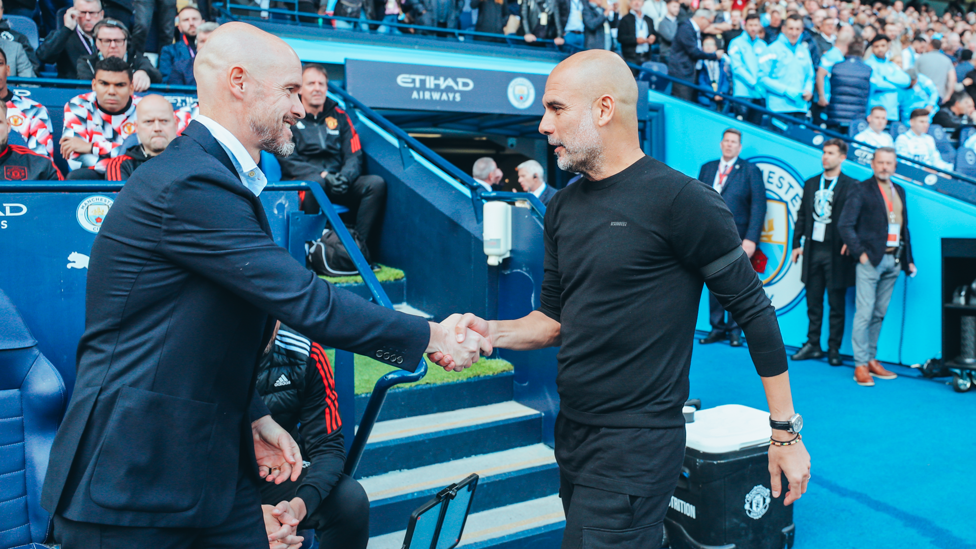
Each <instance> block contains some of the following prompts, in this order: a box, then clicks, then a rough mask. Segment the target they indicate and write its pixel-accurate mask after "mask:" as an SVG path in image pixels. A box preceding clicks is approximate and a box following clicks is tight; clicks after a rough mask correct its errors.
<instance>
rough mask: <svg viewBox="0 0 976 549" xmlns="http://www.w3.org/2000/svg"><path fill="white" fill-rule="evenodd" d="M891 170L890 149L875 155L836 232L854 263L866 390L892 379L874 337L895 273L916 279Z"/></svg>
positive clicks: (857, 344)
mask: <svg viewBox="0 0 976 549" xmlns="http://www.w3.org/2000/svg"><path fill="white" fill-rule="evenodd" d="M896 164H897V155H896V154H895V150H894V149H892V148H889V147H881V148H879V149H876V150H875V151H874V159H873V160H872V161H871V168H872V169H873V170H874V177H872V178H870V179H868V180H866V181H862V182H861V183H858V184H857V185H855V186H854V187H852V189H851V192H850V193H849V195H848V199H847V202H846V204H845V205H844V211H843V212H842V213H841V217H840V223H839V224H838V226H837V230H838V231H839V232H840V236H841V239H843V241H844V244H845V245H846V246H847V251H848V252H850V254H851V256H852V257H856V258H858V261H859V262H858V264H857V268H856V270H857V273H856V278H857V299H856V306H857V309H856V312H855V313H854V327H853V329H852V330H851V343H852V344H853V347H854V364H855V371H854V380H855V381H857V384H858V385H861V386H866V387H870V386H872V385H874V381H873V379H872V378H878V379H894V378H895V377H897V376H896V375H895V374H893V373H891V372H889V371H888V370H885V369H884V367H883V366H881V363H880V362H878V360H877V359H876V358H875V356H876V355H877V351H878V336H879V335H880V333H881V322H882V321H883V320H884V315H885V312H887V310H888V303H889V302H890V301H891V293H892V291H893V290H894V288H895V282H896V281H897V280H898V273H899V271H905V272H906V273H908V274H909V275H912V276H914V275H915V273H916V269H915V260H914V258H913V257H912V241H911V235H910V233H909V232H908V205H907V201H906V200H905V189H903V188H902V187H901V185H898V184H896V183H895V182H894V181H892V180H891V176H892V174H894V173H895V166H896Z"/></svg>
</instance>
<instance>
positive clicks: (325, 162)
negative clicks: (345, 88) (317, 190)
mask: <svg viewBox="0 0 976 549" xmlns="http://www.w3.org/2000/svg"><path fill="white" fill-rule="evenodd" d="M291 133H292V140H293V141H294V142H295V152H294V153H292V154H291V155H290V156H279V157H278V162H279V163H280V164H281V176H282V178H284V179H285V180H286V181H293V180H302V181H316V182H318V183H319V184H320V185H324V184H325V179H324V178H323V177H322V172H324V171H326V172H329V173H330V174H339V175H342V176H343V177H345V178H346V180H347V181H349V182H350V183H352V182H353V181H355V180H356V179H358V178H359V176H360V175H362V173H363V151H362V147H361V146H360V144H359V134H358V133H356V128H355V127H353V125H352V120H350V119H349V115H348V114H346V111H344V110H342V109H341V108H339V104H338V103H336V102H335V101H333V100H332V99H326V102H325V108H324V109H322V112H321V113H319V114H318V115H317V116H316V115H313V114H306V115H305V118H303V119H301V120H300V121H299V122H298V123H297V124H295V125H294V126H292V128H291Z"/></svg>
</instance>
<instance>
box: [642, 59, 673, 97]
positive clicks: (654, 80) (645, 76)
mask: <svg viewBox="0 0 976 549" xmlns="http://www.w3.org/2000/svg"><path fill="white" fill-rule="evenodd" d="M641 67H643V68H645V69H648V70H652V71H654V72H659V73H661V74H668V66H667V65H665V64H664V63H658V62H656V61H647V62H646V63H644V64H642V65H641ZM639 79H640V80H643V81H645V82H648V83H650V85H651V89H652V90H654V91H659V92H663V91H664V90H665V88H667V87H668V84H670V81H668V79H667V78H661V77H660V76H658V75H656V74H654V73H650V72H646V71H641V73H640V76H639Z"/></svg>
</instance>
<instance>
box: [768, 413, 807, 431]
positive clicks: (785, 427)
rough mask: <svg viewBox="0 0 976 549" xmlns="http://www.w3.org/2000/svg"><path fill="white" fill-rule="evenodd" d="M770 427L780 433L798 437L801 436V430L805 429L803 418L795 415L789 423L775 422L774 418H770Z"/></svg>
mask: <svg viewBox="0 0 976 549" xmlns="http://www.w3.org/2000/svg"><path fill="white" fill-rule="evenodd" d="M769 426H770V427H772V428H773V429H776V430H778V431H786V432H787V433H792V434H794V435H798V434H800V430H801V429H803V416H801V415H800V414H793V415H792V416H790V419H789V420H788V421H775V420H773V416H769Z"/></svg>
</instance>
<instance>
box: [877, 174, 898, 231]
mask: <svg viewBox="0 0 976 549" xmlns="http://www.w3.org/2000/svg"><path fill="white" fill-rule="evenodd" d="M878 189H879V190H880V191H881V198H884V201H885V206H887V207H888V222H889V223H894V222H895V205H894V204H892V202H891V201H892V198H889V197H888V193H886V192H885V190H884V186H883V185H882V184H881V183H878ZM891 192H895V190H894V189H893V188H892V189H891Z"/></svg>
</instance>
